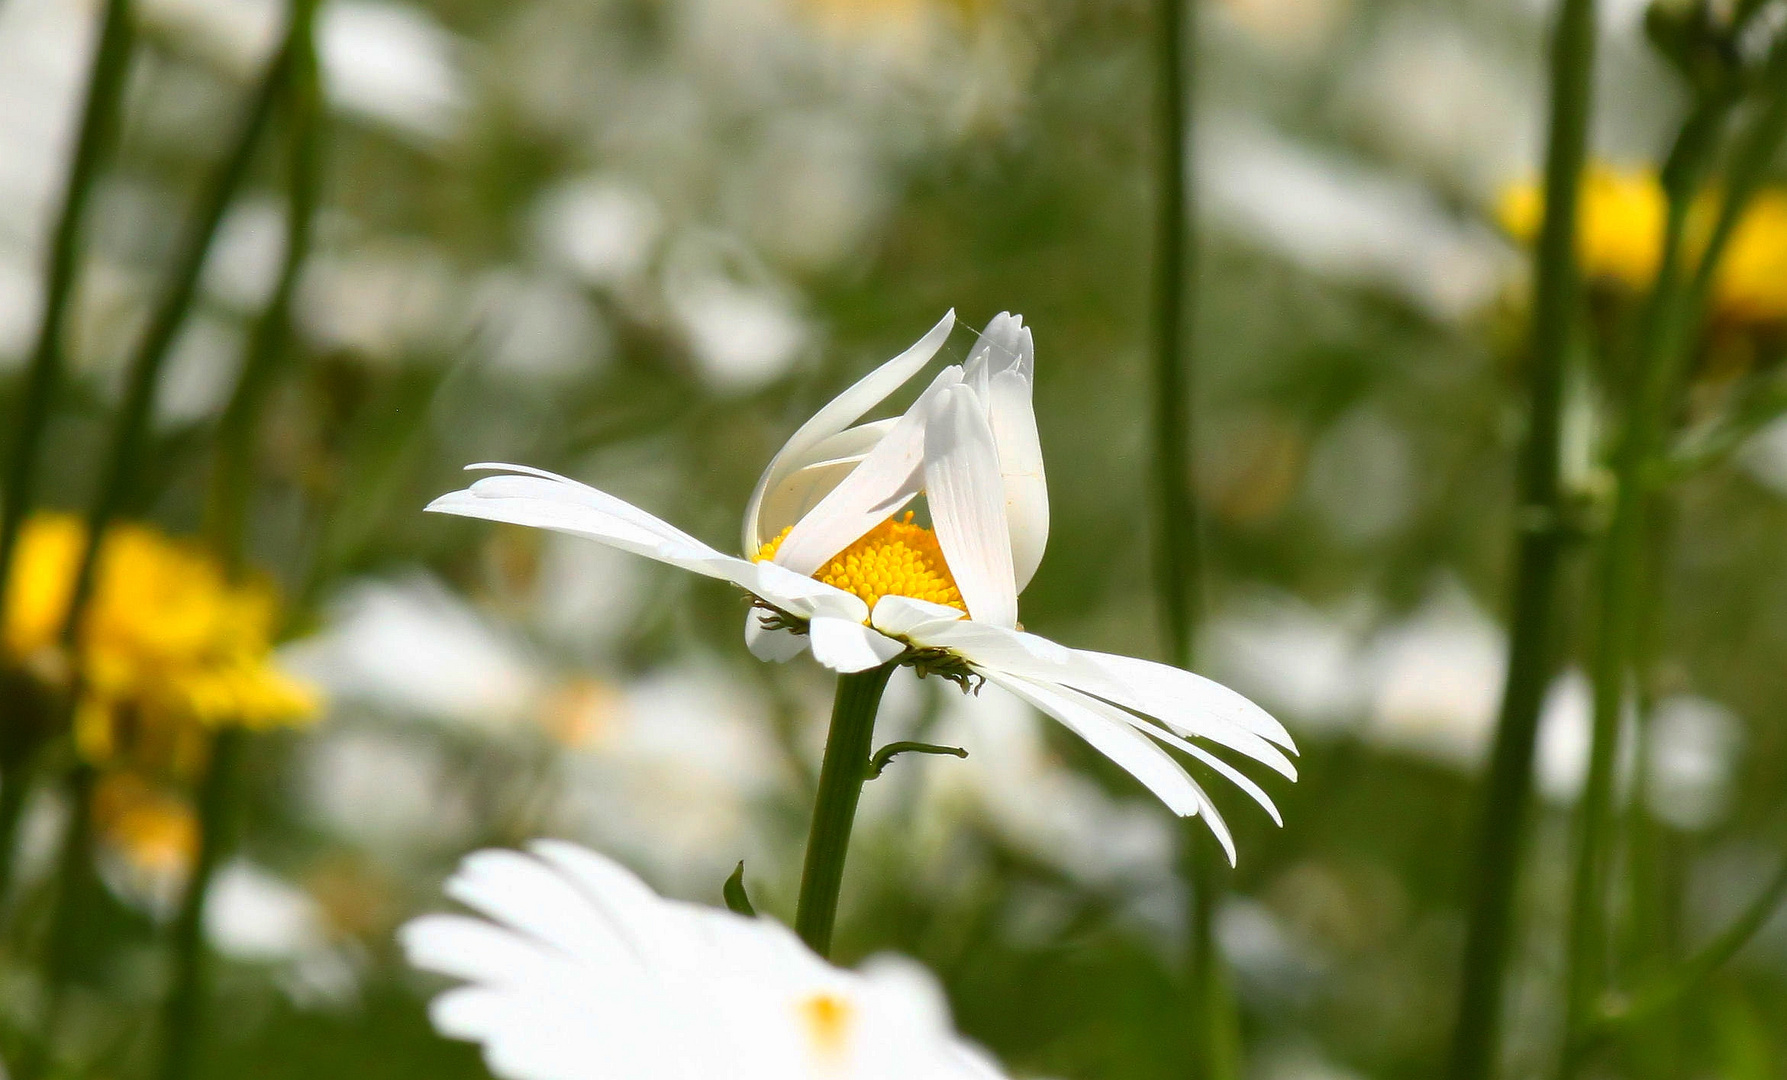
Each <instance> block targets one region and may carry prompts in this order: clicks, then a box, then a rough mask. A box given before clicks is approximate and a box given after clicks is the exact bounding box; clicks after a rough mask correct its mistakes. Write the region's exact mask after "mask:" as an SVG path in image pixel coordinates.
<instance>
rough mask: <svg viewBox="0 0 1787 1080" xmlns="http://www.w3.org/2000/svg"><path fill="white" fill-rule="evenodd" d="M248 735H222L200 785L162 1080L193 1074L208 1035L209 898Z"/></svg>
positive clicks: (230, 731) (178, 924)
mask: <svg viewBox="0 0 1787 1080" xmlns="http://www.w3.org/2000/svg"><path fill="white" fill-rule="evenodd" d="M245 737H246V736H245V734H244V733H243V732H242V730H241V729H239V728H225V729H223V730H222V731H219V732H218V733H217V737H216V739H215V740H214V741H213V743H212V747H211V763H210V768H209V769H208V770H207V771H206V773H205V782H204V786H203V787H201V788H200V789H199V800H198V818H199V850H198V858H197V859H196V860H195V861H194V863H193V867H192V879H191V881H190V882H189V883H188V884H187V886H186V895H185V897H184V898H182V900H181V904H180V913H179V916H178V917H177V918H176V919H175V922H174V935H173V943H172V944H173V953H174V981H173V988H172V990H171V992H170V993H169V994H168V998H167V1003H166V1005H165V1006H164V1007H163V1012H162V1033H163V1034H162V1037H163V1039H164V1040H165V1041H164V1042H163V1044H162V1058H161V1072H160V1076H161V1080H181V1078H182V1077H186V1076H190V1075H192V1066H193V1061H194V1059H195V1057H196V1053H197V1050H198V1047H199V1043H200V1035H201V1034H202V1027H201V1023H200V1021H201V1019H202V1015H201V1013H202V1009H203V1006H204V1001H205V988H206V978H205V976H206V974H207V973H206V970H205V969H206V965H205V959H206V958H205V897H206V895H207V894H208V893H209V891H210V888H211V880H212V878H213V877H214V876H215V875H216V873H217V867H218V864H219V863H220V862H221V861H222V857H223V853H224V852H225V851H227V850H228V848H229V841H230V829H231V825H232V820H231V819H232V817H233V815H232V813H231V810H232V807H233V804H234V798H233V796H234V794H235V779H236V769H237V762H238V759H239V758H240V756H241V753H242V740H243V739H244V738H245Z"/></svg>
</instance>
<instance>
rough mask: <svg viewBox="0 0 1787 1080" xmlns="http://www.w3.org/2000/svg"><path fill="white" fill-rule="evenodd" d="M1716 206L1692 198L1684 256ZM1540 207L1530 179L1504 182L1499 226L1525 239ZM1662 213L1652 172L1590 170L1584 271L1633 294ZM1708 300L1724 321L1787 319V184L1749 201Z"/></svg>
mask: <svg viewBox="0 0 1787 1080" xmlns="http://www.w3.org/2000/svg"><path fill="white" fill-rule="evenodd" d="M1718 209H1719V204H1718V199H1717V197H1716V196H1713V195H1706V196H1702V197H1701V198H1700V199H1698V200H1696V202H1695V204H1694V206H1693V208H1692V210H1691V211H1690V214H1689V218H1688V225H1687V233H1686V238H1687V245H1686V249H1687V252H1688V254H1689V256H1690V257H1694V256H1697V254H1698V253H1699V252H1700V251H1701V250H1704V248H1705V245H1706V242H1707V238H1708V234H1709V233H1710V232H1711V231H1712V227H1713V223H1714V220H1715V217H1716V215H1717V213H1718ZM1543 213H1544V197H1543V194H1542V193H1541V192H1540V190H1539V188H1538V187H1537V186H1536V185H1535V184H1532V183H1525V184H1519V185H1515V186H1514V187H1511V188H1509V189H1508V190H1507V191H1505V192H1504V193H1503V195H1502V197H1501V199H1500V201H1499V203H1498V205H1497V217H1498V218H1499V219H1500V220H1501V223H1502V226H1503V227H1504V228H1506V229H1507V230H1508V232H1509V233H1511V234H1512V235H1514V236H1515V237H1517V238H1519V239H1520V240H1522V241H1527V242H1531V241H1532V240H1533V239H1534V238H1535V237H1537V236H1538V233H1539V223H1540V219H1541V217H1542V216H1543ZM1667 214H1668V205H1667V200H1666V198H1665V196H1664V194H1663V186H1662V183H1661V182H1660V181H1659V180H1658V178H1657V176H1656V174H1655V173H1651V172H1644V171H1621V170H1616V169H1613V168H1610V167H1607V166H1605V165H1597V166H1593V167H1591V168H1590V169H1588V170H1587V172H1585V173H1584V175H1583V178H1582V199H1581V203H1580V209H1579V214H1578V221H1577V233H1578V235H1577V255H1578V258H1579V259H1580V261H1581V265H1582V271H1583V273H1584V274H1585V275H1586V276H1587V277H1588V278H1590V279H1591V280H1595V281H1600V282H1604V283H1611V284H1614V285H1616V286H1618V287H1620V288H1623V289H1627V290H1631V291H1634V292H1637V291H1642V290H1644V289H1647V288H1649V287H1650V284H1651V280H1652V279H1653V278H1654V277H1655V275H1656V272H1657V264H1658V262H1659V260H1660V258H1661V251H1662V245H1663V231H1664V224H1665V219H1666V217H1667ZM1711 306H1712V315H1713V317H1714V318H1716V319H1720V320H1724V321H1727V322H1734V323H1744V324H1761V323H1778V322H1787V190H1782V189H1770V190H1765V191H1762V192H1760V193H1758V194H1757V195H1756V196H1755V198H1754V199H1752V200H1751V202H1750V205H1749V207H1748V208H1747V209H1746V211H1745V213H1744V217H1743V219H1742V220H1741V221H1739V222H1738V225H1737V228H1736V229H1735V230H1734V231H1733V233H1732V236H1731V240H1730V243H1729V245H1728V246H1727V248H1726V250H1725V256H1724V261H1723V263H1722V265H1721V266H1720V267H1719V269H1718V273H1717V274H1716V275H1715V277H1714V281H1713V295H1712V297H1711Z"/></svg>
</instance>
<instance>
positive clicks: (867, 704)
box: [794, 663, 899, 958]
mask: <svg viewBox="0 0 1787 1080" xmlns="http://www.w3.org/2000/svg"><path fill="white" fill-rule="evenodd" d="M898 666H899V665H898V664H897V663H890V664H883V665H881V666H880V667H877V668H870V669H869V670H867V671H859V672H857V673H856V674H854V675H839V676H838V692H837V696H836V697H835V698H834V699H833V700H832V707H831V732H830V733H829V734H828V735H827V736H826V738H825V759H824V761H823V762H821V764H820V766H819V792H818V794H817V796H815V798H814V800H813V827H812V829H811V831H809V832H808V833H807V861H806V865H805V867H803V868H802V870H801V875H800V903H799V906H798V907H796V908H795V914H794V931H795V933H797V934H799V935H800V938H801V940H802V941H804V942H806V943H807V945H808V946H809V947H811V948H812V950H813V951H814V952H816V953H818V954H819V955H820V956H823V957H827V958H829V957H830V956H831V931H832V926H833V924H834V923H836V921H837V916H838V890H839V889H841V888H842V887H843V884H844V857H845V855H846V854H847V853H848V852H849V850H850V830H851V827H852V826H854V825H855V824H856V804H857V801H858V800H859V799H861V798H862V785H863V782H864V781H865V780H867V779H868V776H869V753H870V751H871V749H872V746H871V744H872V742H873V740H874V737H875V712H876V710H877V709H879V708H880V707H881V694H882V692H883V691H884V690H886V689H887V680H888V678H889V677H890V676H891V675H892V674H893V671H894V668H896V667H898Z"/></svg>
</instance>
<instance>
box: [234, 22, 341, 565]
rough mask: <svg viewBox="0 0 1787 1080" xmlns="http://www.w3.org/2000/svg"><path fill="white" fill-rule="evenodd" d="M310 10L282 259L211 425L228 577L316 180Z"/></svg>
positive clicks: (297, 25) (298, 47)
mask: <svg viewBox="0 0 1787 1080" xmlns="http://www.w3.org/2000/svg"><path fill="white" fill-rule="evenodd" d="M316 7H317V4H316V0H294V2H293V4H292V14H291V24H290V27H289V28H288V30H287V34H286V43H285V45H284V46H283V48H284V49H285V50H287V51H289V52H290V53H291V54H292V55H291V60H290V68H291V74H290V80H289V84H288V86H287V90H286V95H285V102H286V110H287V115H288V117H289V123H290V128H291V130H290V149H289V151H288V153H289V154H290V160H289V165H288V172H287V189H286V246H285V258H284V262H283V264H282V265H281V267H280V272H279V280H278V283H277V284H276V285H275V286H274V289H273V295H272V296H271V297H270V298H269V300H268V302H267V308H266V310H265V311H263V312H262V313H261V317H260V320H259V321H258V322H257V323H256V324H255V327H254V331H253V334H252V336H251V337H250V339H249V344H248V349H247V352H246V354H245V356H244V359H243V363H242V374H241V377H240V378H239V379H238V380H237V382H236V389H235V391H234V393H233V394H231V396H230V400H229V404H228V405H226V406H225V407H224V411H223V417H222V419H221V420H220V421H219V423H218V429H217V446H216V450H215V451H214V453H213V454H212V466H211V489H210V493H209V495H208V502H207V505H206V508H205V509H206V520H205V531H206V533H207V535H208V537H209V540H210V543H211V546H212V548H213V550H215V551H216V552H217V554H218V557H219V558H221V559H222V560H223V561H224V564H225V566H226V568H227V569H228V571H229V572H230V573H231V574H232V575H233V574H236V573H238V572H239V571H240V570H241V568H242V565H243V560H244V551H245V548H246V542H245V536H246V523H247V518H248V501H249V497H250V495H251V493H252V490H253V485H254V460H255V457H254V450H255V434H256V432H257V431H258V430H259V428H260V419H261V414H262V413H263V412H264V411H265V407H266V402H267V396H268V394H269V393H270V392H271V391H272V388H273V385H274V381H275V376H276V375H277V374H278V370H279V361H280V360H281V359H282V358H283V357H284V355H285V352H286V350H287V348H288V346H289V343H290V330H291V311H292V299H293V297H294V295H295V294H296V293H297V288H298V279H299V276H300V275H301V273H302V272H303V268H304V261H305V259H306V258H307V257H308V256H309V254H310V242H311V235H312V234H311V223H312V219H313V218H314V217H315V215H316V206H317V197H318V190H319V187H320V182H321V176H322V150H323V147H322V121H323V115H322V107H321V102H320V100H319V85H318V79H317V66H316V48H315V39H314V35H313V33H312V30H311V27H312V24H313V22H314V20H315V16H316Z"/></svg>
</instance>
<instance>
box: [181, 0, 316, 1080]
mask: <svg viewBox="0 0 1787 1080" xmlns="http://www.w3.org/2000/svg"><path fill="white" fill-rule="evenodd" d="M315 14H316V0H294V2H293V4H292V12H291V21H290V24H289V26H288V27H287V30H286V38H285V42H284V44H283V45H282V46H281V52H282V54H283V59H282V61H281V62H283V63H284V64H285V66H286V69H287V71H288V72H289V74H288V77H287V81H286V85H285V88H284V91H285V92H284V101H285V106H286V115H287V122H288V124H289V129H290V130H289V146H288V154H289V155H290V158H289V163H288V171H287V191H286V249H285V257H284V261H283V264H282V265H281V267H280V273H279V280H278V282H277V284H276V285H275V286H274V289H273V294H272V296H271V297H269V299H268V301H267V308H266V310H265V311H263V312H262V313H261V317H260V320H259V321H258V322H257V323H256V325H255V328H254V331H253V334H252V335H251V337H250V339H249V344H248V350H247V354H246V355H245V357H244V359H243V364H242V374H241V376H240V378H239V379H238V380H237V383H236V389H235V392H234V393H233V394H232V395H231V397H230V401H229V404H228V405H227V406H226V407H225V409H224V413H223V418H222V420H221V421H220V422H219V425H218V432H217V444H216V447H215V450H214V452H213V455H212V468H211V487H210V492H209V496H208V501H207V505H206V522H205V531H206V534H207V539H208V540H209V542H210V544H211V547H212V550H213V551H214V552H215V553H216V555H217V557H218V559H219V560H220V561H221V562H222V563H223V565H224V568H225V571H226V573H228V574H229V575H230V576H231V577H232V578H235V577H239V576H240V574H241V572H242V570H243V567H244V564H245V562H246V554H245V548H246V535H247V516H248V503H249V498H250V495H251V494H252V490H253V484H254V451H255V434H256V432H257V431H258V429H259V427H260V417H261V413H262V410H263V407H264V405H265V403H266V398H267V394H268V392H269V391H270V390H271V389H272V386H273V383H274V376H275V374H276V372H277V368H278V361H279V359H280V358H281V356H282V355H283V354H284V352H285V349H286V346H287V343H288V339H289V330H290V317H291V305H292V297H293V295H294V293H295V292H296V289H297V283H298V277H299V274H300V273H301V272H302V269H303V265H304V261H305V259H306V258H307V257H308V255H309V253H310V236H311V231H310V229H311V219H312V217H313V216H314V214H315V210H316V203H317V189H318V181H319V177H320V170H321V155H322V140H321V134H322V115H321V104H320V101H319V96H318V95H319V86H318V79H317V67H316V51H315V38H314V34H313V30H312V27H313V24H314V20H315ZM245 737H246V736H245V735H244V733H243V732H242V731H240V730H239V729H228V728H226V729H224V730H222V731H220V732H218V734H217V736H216V738H215V740H214V741H213V746H212V753H211V760H210V762H209V763H208V766H207V771H206V774H205V780H204V785H203V787H202V788H201V789H200V791H199V799H198V818H199V850H198V857H197V859H195V860H194V863H193V869H192V877H191V880H190V881H189V882H188V883H187V886H186V895H185V896H184V897H183V898H182V900H181V905H180V912H179V915H178V916H177V917H176V919H175V923H174V933H173V940H172V942H171V947H172V951H173V959H174V975H173V982H172V986H171V988H170V990H169V993H168V997H167V1001H166V1004H165V1006H164V1009H163V1014H162V1040H163V1041H162V1059H161V1068H160V1073H159V1075H160V1077H161V1080H183V1078H184V1077H187V1076H190V1075H192V1072H193V1066H194V1062H195V1061H196V1060H197V1054H198V1048H199V1046H200V1045H201V1044H202V1042H203V1034H204V1019H205V1018H204V1006H205V997H206V990H207V979H206V975H207V970H206V967H207V965H206V960H207V957H206V954H205V941H204V915H205V902H206V898H207V897H208V896H209V894H210V889H211V882H212V879H213V878H214V876H215V875H216V871H217V867H218V865H219V864H220V863H221V861H222V859H223V855H224V853H225V852H226V851H228V850H229V847H230V844H231V841H232V824H233V822H232V819H233V816H234V810H235V794H236V775H235V774H236V771H237V765H238V758H239V757H240V755H241V751H242V741H243V739H244V738H245Z"/></svg>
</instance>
